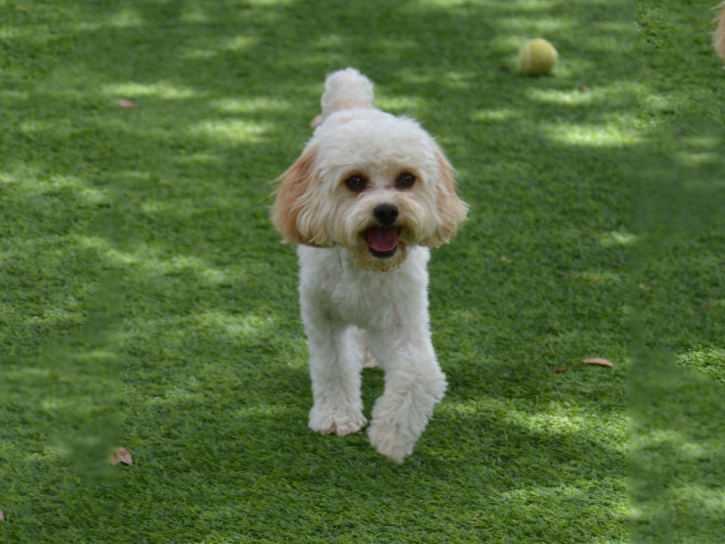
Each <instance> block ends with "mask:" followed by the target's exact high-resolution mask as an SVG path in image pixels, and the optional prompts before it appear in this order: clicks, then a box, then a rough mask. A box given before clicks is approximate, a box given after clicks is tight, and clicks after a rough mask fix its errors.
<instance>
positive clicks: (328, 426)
mask: <svg viewBox="0 0 725 544" xmlns="http://www.w3.org/2000/svg"><path fill="white" fill-rule="evenodd" d="M367 422H368V420H367V419H365V416H363V415H362V413H361V412H357V413H353V414H341V413H335V412H324V411H316V410H315V409H314V408H313V410H312V412H311V413H310V424H309V427H310V429H312V430H313V431H315V432H316V433H322V434H334V435H337V436H346V435H348V434H355V433H359V432H360V429H362V428H363V427H364V426H365V425H366V424H367Z"/></svg>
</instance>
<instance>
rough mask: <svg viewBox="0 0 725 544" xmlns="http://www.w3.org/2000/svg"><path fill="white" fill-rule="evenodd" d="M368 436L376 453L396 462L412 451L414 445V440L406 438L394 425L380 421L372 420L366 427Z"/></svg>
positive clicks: (401, 460)
mask: <svg viewBox="0 0 725 544" xmlns="http://www.w3.org/2000/svg"><path fill="white" fill-rule="evenodd" d="M368 437H370V443H371V444H372V445H373V447H374V448H375V449H376V450H378V453H380V454H382V455H384V456H385V457H387V458H388V459H390V460H391V461H393V462H395V463H398V464H400V463H402V462H403V459H405V458H406V457H407V456H408V455H410V454H411V453H413V446H415V440H406V439H405V437H404V436H402V434H401V433H400V432H398V431H397V430H396V429H395V426H394V425H391V424H389V423H384V422H380V421H373V422H372V424H371V425H370V428H369V429H368Z"/></svg>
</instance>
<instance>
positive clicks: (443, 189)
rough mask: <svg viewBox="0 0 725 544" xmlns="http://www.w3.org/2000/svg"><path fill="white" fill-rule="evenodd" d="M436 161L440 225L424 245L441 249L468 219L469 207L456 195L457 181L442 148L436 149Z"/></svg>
mask: <svg viewBox="0 0 725 544" xmlns="http://www.w3.org/2000/svg"><path fill="white" fill-rule="evenodd" d="M435 154H436V159H437V160H438V170H439V174H438V175H439V178H438V186H437V188H438V214H439V216H440V220H441V222H440V225H439V226H438V227H437V228H436V230H435V231H434V232H433V234H431V235H430V236H429V237H428V238H427V239H426V240H424V241H423V245H425V246H428V247H439V246H442V245H444V244H447V243H448V242H450V241H451V238H453V237H454V236H455V235H456V233H457V232H458V224H459V223H460V222H461V221H463V220H464V219H465V218H466V214H467V213H468V206H467V205H466V203H465V202H463V201H462V200H461V199H460V198H458V195H457V194H456V181H455V179H454V178H453V174H454V170H453V167H452V166H451V163H450V162H448V159H447V158H446V156H445V155H444V154H443V151H441V149H440V148H438V147H436V150H435Z"/></svg>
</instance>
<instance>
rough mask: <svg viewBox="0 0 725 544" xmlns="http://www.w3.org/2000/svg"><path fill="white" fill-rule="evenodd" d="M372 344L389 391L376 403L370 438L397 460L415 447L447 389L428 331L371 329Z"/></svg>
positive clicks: (397, 461) (381, 449)
mask: <svg viewBox="0 0 725 544" xmlns="http://www.w3.org/2000/svg"><path fill="white" fill-rule="evenodd" d="M370 343H371V346H372V347H373V353H374V355H375V358H376V359H377V360H378V363H379V364H380V366H382V367H383V369H384V370H385V391H384V392H383V395H382V396H381V397H380V398H379V399H378V400H377V402H376V403H375V407H374V408H373V417H372V422H371V424H370V428H369V430H368V435H369V436H370V442H371V443H372V445H373V446H375V448H376V449H377V450H378V451H379V452H380V453H381V454H383V455H385V456H386V457H389V458H390V459H392V460H393V461H395V462H396V463H401V462H402V461H403V459H404V458H405V457H406V456H407V455H410V454H411V453H412V451H413V446H415V443H416V442H417V440H418V438H419V437H420V435H421V434H422V433H423V430H424V429H425V427H426V425H427V423H428V419H429V418H430V416H431V415H432V414H433V407H434V406H435V405H436V404H437V403H438V402H440V400H441V399H442V398H443V395H444V393H445V390H446V379H445V375H444V374H443V372H442V371H441V368H440V366H439V365H438V361H437V360H436V356H435V352H434V351H433V345H432V343H431V340H430V334H429V333H428V331H427V330H418V331H409V330H408V331H400V332H396V333H394V334H390V331H387V332H386V333H378V334H371V337H370Z"/></svg>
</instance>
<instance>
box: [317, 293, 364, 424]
mask: <svg viewBox="0 0 725 544" xmlns="http://www.w3.org/2000/svg"><path fill="white" fill-rule="evenodd" d="M303 318H304V321H305V330H306V332H307V340H308V344H309V352H310V376H311V378H312V396H313V399H314V404H313V406H312V410H311V411H310V423H309V426H310V429H312V430H313V431H316V432H318V433H323V434H336V435H337V436H345V435H347V434H351V433H356V432H358V431H360V429H361V428H362V427H363V426H364V425H365V424H366V423H367V420H366V419H365V417H364V416H363V414H362V400H361V398H360V371H361V370H362V360H361V356H362V354H361V353H359V350H358V349H356V346H357V343H356V342H355V341H354V340H355V339H354V337H353V330H352V329H351V328H348V327H346V326H344V325H341V324H339V323H336V322H335V321H334V320H333V319H331V318H330V317H329V316H328V315H325V314H322V313H320V312H317V311H315V310H314V309H310V308H309V307H307V308H306V307H305V305H304V304H303Z"/></svg>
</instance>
